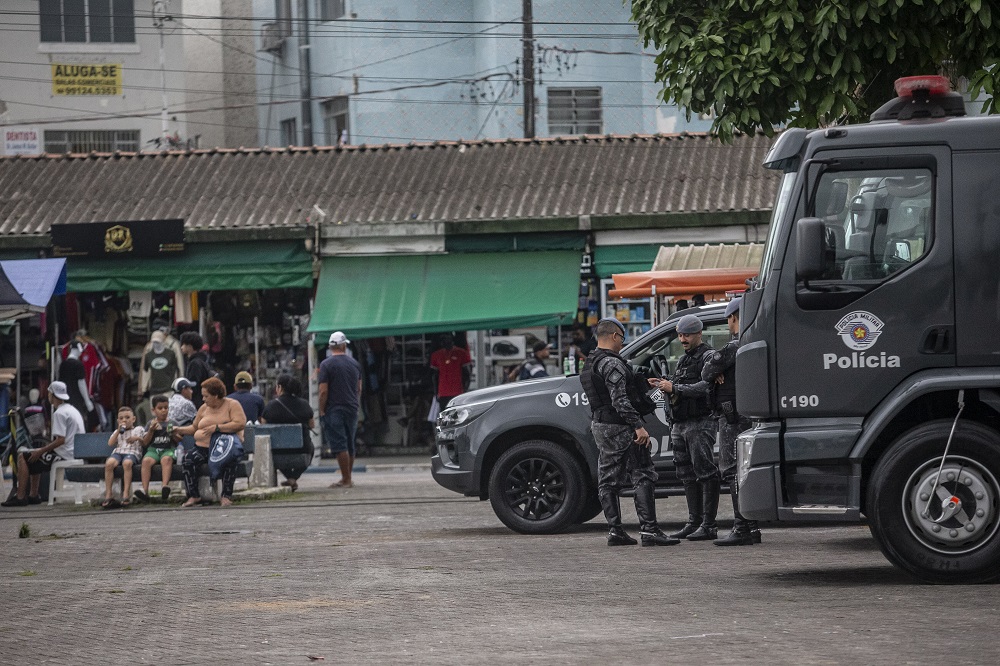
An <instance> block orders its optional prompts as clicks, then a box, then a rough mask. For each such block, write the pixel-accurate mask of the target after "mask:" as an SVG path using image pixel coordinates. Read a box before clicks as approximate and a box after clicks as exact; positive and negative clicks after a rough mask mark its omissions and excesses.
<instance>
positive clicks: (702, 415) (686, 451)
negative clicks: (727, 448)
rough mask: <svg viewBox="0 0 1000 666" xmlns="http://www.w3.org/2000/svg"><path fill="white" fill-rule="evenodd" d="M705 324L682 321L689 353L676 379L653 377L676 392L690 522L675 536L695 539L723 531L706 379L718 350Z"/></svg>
mask: <svg viewBox="0 0 1000 666" xmlns="http://www.w3.org/2000/svg"><path fill="white" fill-rule="evenodd" d="M703 327H704V326H703V324H702V323H701V320H700V319H698V317H696V316H694V315H684V316H683V317H681V319H680V321H678V322H677V337H678V339H679V340H680V342H681V346H682V347H684V355H683V356H682V357H681V358H680V360H679V361H677V369H676V370H675V371H674V375H673V377H672V378H671V379H669V380H666V379H650V380H649V383H650V385H652V386H657V387H659V389H660V390H661V391H663V392H664V393H666V394H668V395H669V396H670V405H671V414H672V416H673V421H674V424H673V427H672V428H671V430H670V439H671V442H672V443H673V448H674V465H675V466H676V468H677V478H678V479H680V481H681V483H683V484H684V495H685V497H686V498H687V505H688V521H687V524H685V525H684V527H682V528H681V529H680V530H679V531H677V532H674V533H673V534H671V535H670V536H672V537H676V538H678V539H683V538H687V539H688V540H689V541H709V540H712V539H715V537H716V536H718V527H717V526H716V524H715V516H716V514H717V513H718V511H719V488H720V481H719V468H718V466H716V464H715V456H714V454H713V449H714V448H715V431H716V428H717V426H716V423H715V419H713V418H712V406H711V403H710V396H711V393H712V384H711V383H710V382H706V381H705V380H704V379H702V377H701V375H702V370H703V369H704V366H705V361H706V360H707V359H708V356H709V355H710V354H711V353H712V351H714V350H713V349H712V348H711V347H709V346H708V345H707V344H705V343H704V342H702V339H701V331H702V328H703Z"/></svg>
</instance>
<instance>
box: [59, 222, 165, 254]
mask: <svg viewBox="0 0 1000 666" xmlns="http://www.w3.org/2000/svg"><path fill="white" fill-rule="evenodd" d="M183 251H184V220H138V221H130V222H86V223H82V224H53V225H52V254H53V255H54V256H56V257H160V256H163V255H165V254H176V253H178V252H183Z"/></svg>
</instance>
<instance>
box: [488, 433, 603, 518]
mask: <svg viewBox="0 0 1000 666" xmlns="http://www.w3.org/2000/svg"><path fill="white" fill-rule="evenodd" d="M489 490H490V504H492V505H493V511H494V512H495V513H496V514H497V518H499V519H500V520H501V521H502V522H503V524H504V525H506V526H507V527H509V528H510V529H512V530H514V531H515V532H520V533H521V534H555V533H557V532H561V531H562V530H564V529H566V528H567V527H569V526H570V525H573V524H574V523H576V520H577V516H579V515H580V510H581V508H582V507H583V504H584V497H583V491H584V481H583V469H582V467H581V465H580V463H579V462H577V460H576V458H574V457H573V456H572V455H570V453H569V452H568V451H566V450H565V449H564V448H563V447H561V446H559V445H558V444H556V443H554V442H549V441H546V440H530V441H526V442H521V443H520V444H517V445H515V446H513V447H512V448H511V449H510V450H508V451H507V452H505V453H504V454H503V455H502V456H500V459H499V460H497V463H496V465H494V466H493V470H492V472H491V473H490V485H489Z"/></svg>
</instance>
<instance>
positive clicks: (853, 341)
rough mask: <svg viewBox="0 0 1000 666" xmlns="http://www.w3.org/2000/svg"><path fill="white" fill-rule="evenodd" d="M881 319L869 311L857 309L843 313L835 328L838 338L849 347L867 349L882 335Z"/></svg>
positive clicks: (859, 349)
mask: <svg viewBox="0 0 1000 666" xmlns="http://www.w3.org/2000/svg"><path fill="white" fill-rule="evenodd" d="M883 325H884V324H883V323H882V320H881V319H879V318H878V317H876V316H875V315H873V314H872V313H871V312H865V311H864V310H857V311H855V312H851V313H849V314H846V315H844V316H843V317H841V318H840V321H838V322H837V325H836V326H835V328H836V329H837V333H839V334H840V338H841V339H842V340H843V341H844V344H845V345H847V346H848V347H849V348H850V349H856V350H858V351H861V350H864V349H869V348H870V347H872V346H873V345H874V344H875V341H876V340H878V336H880V335H882V326H883Z"/></svg>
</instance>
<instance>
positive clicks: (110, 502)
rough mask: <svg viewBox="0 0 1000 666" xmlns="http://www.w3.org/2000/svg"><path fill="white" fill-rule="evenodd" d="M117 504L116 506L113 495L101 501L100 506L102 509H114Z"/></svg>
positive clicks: (116, 501)
mask: <svg viewBox="0 0 1000 666" xmlns="http://www.w3.org/2000/svg"><path fill="white" fill-rule="evenodd" d="M117 506H118V500H116V499H114V498H113V497H112V498H110V499H106V500H104V501H103V502H101V508H102V509H114V508H116V507H117Z"/></svg>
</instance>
